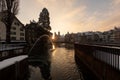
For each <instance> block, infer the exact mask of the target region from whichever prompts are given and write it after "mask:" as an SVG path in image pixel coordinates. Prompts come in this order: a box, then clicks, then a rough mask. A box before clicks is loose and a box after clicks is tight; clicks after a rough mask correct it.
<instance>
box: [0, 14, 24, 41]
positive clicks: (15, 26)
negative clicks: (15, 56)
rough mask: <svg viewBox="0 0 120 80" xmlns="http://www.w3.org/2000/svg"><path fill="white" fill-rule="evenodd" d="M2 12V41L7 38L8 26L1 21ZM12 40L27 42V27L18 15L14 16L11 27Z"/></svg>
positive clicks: (0, 33) (0, 27) (0, 35)
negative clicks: (25, 27)
mask: <svg viewBox="0 0 120 80" xmlns="http://www.w3.org/2000/svg"><path fill="white" fill-rule="evenodd" d="M2 16H3V15H2V13H0V41H5V40H6V26H5V24H4V23H3V22H2V21H1V19H2ZM10 36H11V42H25V29H24V25H23V24H22V23H21V22H20V21H19V20H18V18H17V17H15V18H14V21H13V23H12V27H11V34H10Z"/></svg>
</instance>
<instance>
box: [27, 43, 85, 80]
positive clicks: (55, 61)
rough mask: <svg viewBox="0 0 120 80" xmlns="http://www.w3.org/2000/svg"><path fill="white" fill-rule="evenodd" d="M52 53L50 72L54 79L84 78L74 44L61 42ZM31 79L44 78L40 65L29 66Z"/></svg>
mask: <svg viewBox="0 0 120 80" xmlns="http://www.w3.org/2000/svg"><path fill="white" fill-rule="evenodd" d="M53 47H55V50H54V51H53V52H52V53H51V67H50V70H51V71H50V74H51V76H52V80H83V78H82V74H81V72H80V71H79V70H78V68H77V66H76V63H75V59H74V49H73V46H72V45H68V44H67V45H66V44H60V45H59V46H58V45H57V46H55V45H53ZM29 70H30V78H29V80H44V79H43V78H42V76H41V72H40V69H39V67H33V66H31V65H30V66H29Z"/></svg>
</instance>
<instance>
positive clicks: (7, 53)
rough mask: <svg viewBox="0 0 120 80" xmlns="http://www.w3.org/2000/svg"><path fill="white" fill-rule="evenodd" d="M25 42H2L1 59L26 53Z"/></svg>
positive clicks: (0, 47) (0, 48)
mask: <svg viewBox="0 0 120 80" xmlns="http://www.w3.org/2000/svg"><path fill="white" fill-rule="evenodd" d="M25 45H26V44H25V43H18V44H5V43H1V44H0V60H4V59H7V58H11V57H14V56H18V55H22V54H24V48H25Z"/></svg>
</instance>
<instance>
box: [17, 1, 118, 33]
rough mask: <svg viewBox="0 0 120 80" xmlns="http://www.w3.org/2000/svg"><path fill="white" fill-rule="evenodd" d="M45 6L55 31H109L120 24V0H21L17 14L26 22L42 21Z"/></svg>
mask: <svg viewBox="0 0 120 80" xmlns="http://www.w3.org/2000/svg"><path fill="white" fill-rule="evenodd" d="M44 7H45V8H47V9H48V11H49V14H50V26H51V28H52V32H58V31H60V32H61V34H65V33H67V32H70V33H72V32H73V33H77V32H86V31H107V30H110V29H113V28H114V27H115V26H120V0H20V6H19V14H18V15H17V17H18V18H19V19H20V21H21V22H22V23H23V24H27V23H29V22H30V20H35V21H38V18H39V14H40V12H41V11H42V9H43V8H44Z"/></svg>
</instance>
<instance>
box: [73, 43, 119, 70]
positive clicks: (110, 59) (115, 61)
mask: <svg viewBox="0 0 120 80" xmlns="http://www.w3.org/2000/svg"><path fill="white" fill-rule="evenodd" d="M75 46H76V48H78V49H80V50H83V51H84V52H85V53H86V54H88V55H90V56H92V57H94V58H96V59H98V60H100V61H102V62H104V63H106V64H108V65H110V66H112V67H113V68H115V69H117V70H120V47H111V46H99V45H87V44H75Z"/></svg>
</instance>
